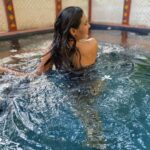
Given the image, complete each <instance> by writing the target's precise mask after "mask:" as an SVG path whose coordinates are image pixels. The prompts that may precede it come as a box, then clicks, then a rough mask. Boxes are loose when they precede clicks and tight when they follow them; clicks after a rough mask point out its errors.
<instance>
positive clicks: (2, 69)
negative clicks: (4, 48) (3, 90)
mask: <svg viewBox="0 0 150 150" xmlns="http://www.w3.org/2000/svg"><path fill="white" fill-rule="evenodd" d="M4 72H5V68H4V67H2V66H0V74H3V73H4Z"/></svg>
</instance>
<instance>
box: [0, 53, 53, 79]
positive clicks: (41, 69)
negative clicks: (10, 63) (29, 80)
mask: <svg viewBox="0 0 150 150" xmlns="http://www.w3.org/2000/svg"><path fill="white" fill-rule="evenodd" d="M50 57H51V53H50V52H47V53H46V54H45V55H43V57H41V61H40V63H39V64H38V65H37V68H36V70H35V71H33V72H31V73H25V72H19V71H16V70H14V69H9V68H6V67H2V66H0V74H3V73H9V74H14V75H16V76H32V77H36V76H39V75H41V74H42V73H44V72H46V71H48V70H49V69H51V68H52V65H53V64H52V62H50V63H48V64H46V65H45V63H46V62H47V61H48V59H50Z"/></svg>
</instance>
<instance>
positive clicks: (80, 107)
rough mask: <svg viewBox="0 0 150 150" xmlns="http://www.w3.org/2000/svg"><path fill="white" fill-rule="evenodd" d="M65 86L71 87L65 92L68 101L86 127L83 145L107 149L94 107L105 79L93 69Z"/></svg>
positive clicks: (73, 111) (75, 114)
mask: <svg viewBox="0 0 150 150" xmlns="http://www.w3.org/2000/svg"><path fill="white" fill-rule="evenodd" d="M65 87H69V88H66V89H65V91H66V92H65V93H67V94H68V97H69V99H68V102H67V103H70V108H71V112H72V113H73V114H74V116H76V118H77V119H79V120H80V122H81V123H82V125H83V128H84V132H85V135H86V139H85V142H84V143H83V145H86V146H88V147H93V148H96V149H101V150H104V149H106V145H105V142H104V137H103V129H102V123H101V120H100V116H99V112H98V111H97V109H96V108H95V107H94V105H95V104H96V102H97V100H98V99H97V98H98V97H100V94H101V92H102V89H103V88H104V81H102V80H101V79H100V77H99V76H98V75H96V71H95V70H91V71H90V72H88V71H87V73H85V74H84V75H81V76H80V77H75V79H71V80H70V79H69V81H68V82H67V85H65Z"/></svg>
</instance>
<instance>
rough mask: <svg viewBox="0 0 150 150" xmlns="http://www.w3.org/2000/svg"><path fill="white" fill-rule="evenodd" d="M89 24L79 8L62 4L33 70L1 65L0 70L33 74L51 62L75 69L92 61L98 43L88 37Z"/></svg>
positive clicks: (60, 67) (59, 68)
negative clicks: (50, 33)
mask: <svg viewBox="0 0 150 150" xmlns="http://www.w3.org/2000/svg"><path fill="white" fill-rule="evenodd" d="M89 27H90V25H89V23H88V20H87V17H86V16H85V14H84V13H83V10H82V9H81V8H79V7H67V8H65V9H64V10H63V11H62V12H61V13H60V14H59V16H58V17H57V19H56V21H55V24H54V37H53V41H52V44H51V46H50V47H49V50H48V52H47V53H46V54H45V55H43V56H42V57H41V61H40V63H39V64H38V66H37V68H36V70H35V71H34V72H32V73H22V72H18V71H15V70H12V69H8V68H4V67H0V72H7V73H11V74H15V75H18V76H22V75H33V76H37V75H41V74H42V73H45V72H47V71H48V70H51V69H52V67H53V66H55V67H56V69H58V70H65V71H78V70H80V69H82V68H86V67H88V66H90V65H92V64H94V63H95V60H96V54H97V48H98V46H97V42H96V40H95V39H94V38H89V37H88V32H89Z"/></svg>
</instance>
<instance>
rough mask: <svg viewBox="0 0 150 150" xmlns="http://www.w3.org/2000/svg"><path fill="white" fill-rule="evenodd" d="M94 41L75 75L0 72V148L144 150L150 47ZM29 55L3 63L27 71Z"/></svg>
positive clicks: (148, 132)
mask: <svg viewBox="0 0 150 150" xmlns="http://www.w3.org/2000/svg"><path fill="white" fill-rule="evenodd" d="M99 45H100V46H99V51H98V54H97V61H96V64H95V65H93V66H91V67H90V68H88V69H87V70H84V71H83V72H81V74H80V75H70V74H65V75H64V74H63V75H62V74H60V73H59V72H58V71H52V72H48V73H46V74H43V75H42V76H40V77H37V78H35V79H32V78H25V77H15V76H13V75H1V76H0V149H1V150H6V149H7V150H12V149H17V150H22V149H23V150H24V149H27V150H94V149H107V150H149V148H150V142H149V141H150V111H149V110H150V51H146V52H144V51H143V50H137V48H136V47H132V48H124V47H122V46H120V45H118V44H110V43H106V42H100V43H99ZM34 54H35V55H34ZM34 54H33V55H28V56H26V57H25V56H24V57H23V58H21V61H19V63H18V62H17V63H16V64H15V63H13V64H8V66H13V67H14V66H15V67H16V68H19V69H22V70H27V71H30V70H32V69H33V68H35V66H36V64H37V62H38V60H39V53H36V52H34ZM21 56H23V55H21ZM4 59H5V58H4ZM4 59H3V60H4ZM31 59H32V61H31ZM31 68H32V69H31Z"/></svg>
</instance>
